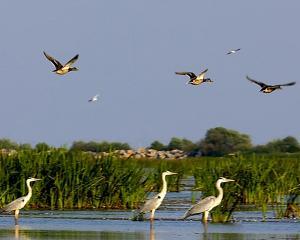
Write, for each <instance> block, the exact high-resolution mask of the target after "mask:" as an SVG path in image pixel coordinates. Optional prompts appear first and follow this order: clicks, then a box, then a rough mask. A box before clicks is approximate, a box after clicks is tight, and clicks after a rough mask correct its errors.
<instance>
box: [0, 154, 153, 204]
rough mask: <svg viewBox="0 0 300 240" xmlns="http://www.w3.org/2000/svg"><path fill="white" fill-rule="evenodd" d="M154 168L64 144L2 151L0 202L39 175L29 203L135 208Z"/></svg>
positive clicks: (149, 185) (23, 189) (17, 194)
mask: <svg viewBox="0 0 300 240" xmlns="http://www.w3.org/2000/svg"><path fill="white" fill-rule="evenodd" d="M151 175H152V172H148V173H147V174H146V171H145V169H144V168H143V167H141V166H139V165H138V164H137V163H134V162H130V161H128V162H125V161H122V160H118V159H116V158H115V157H114V156H108V157H104V158H95V157H94V156H93V155H91V154H87V153H83V152H74V151H66V150H62V149H57V150H51V151H48V152H36V151H34V150H28V151H20V152H18V153H17V154H15V155H12V156H8V155H0V179H1V183H0V192H1V193H2V194H1V199H0V203H1V205H2V206H3V205H4V204H6V203H8V202H10V201H12V200H13V199H15V198H17V197H20V196H22V195H25V194H27V187H26V179H27V178H28V177H30V176H33V177H39V178H42V181H40V182H37V183H35V184H34V186H33V192H34V194H33V197H32V199H31V201H30V206H31V207H37V208H51V209H71V208H78V209H82V208H135V207H137V206H138V204H139V203H140V202H141V201H142V200H143V199H144V198H145V195H146V194H147V192H148V191H149V190H150V189H152V188H153V185H155V184H154V183H153V182H152V181H151V179H153V178H152V177H151Z"/></svg>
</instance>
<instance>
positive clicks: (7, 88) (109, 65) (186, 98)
mask: <svg viewBox="0 0 300 240" xmlns="http://www.w3.org/2000/svg"><path fill="white" fill-rule="evenodd" d="M299 10H300V2H299V1H296V0H294V1H293V0H290V1H282V0H280V1H279V0H265V1H261V0H252V1H240V0H236V1H233V0H226V1H223V0H219V1H214V0H206V1H200V0H193V1H189V0H187V1H181V0H164V1H162V0H151V1H141V0H126V1H121V0H120V1H113V0H112V1H101V0H88V1H87V0H80V1H79V0H68V1H66V0H64V1H61V0H52V1H40V0H35V1H33V0H27V1H3V2H1V8H0V29H1V40H0V42H1V45H0V56H1V60H0V74H1V94H0V107H1V122H0V138H2V137H7V138H10V139H12V140H14V141H17V142H19V143H21V142H22V143H25V142H29V143H31V144H36V143H37V142H41V141H45V142H47V143H49V144H51V145H56V146H59V145H62V144H71V143H72V142H73V141H74V140H85V141H89V140H97V141H102V140H108V141H124V142H128V143H129V144H131V145H132V146H134V147H139V146H148V145H149V144H150V143H151V142H152V141H154V140H160V141H162V142H164V143H167V142H168V141H169V140H170V138H171V137H173V136H176V137H185V138H188V139H190V140H193V141H196V140H199V139H201V138H203V137H204V135H205V133H206V131H207V130H208V129H209V128H213V127H217V126H223V127H226V128H231V129H235V130H238V131H240V132H242V133H247V134H249V135H250V136H251V137H252V139H253V142H254V143H255V144H259V143H265V142H267V141H269V140H271V139H274V138H282V137H285V136H288V135H292V136H295V137H297V138H298V139H299V133H300V124H299V123H300V121H299V120H300V115H299V106H298V104H299V102H300V94H299V88H300V81H299V72H298V71H299V64H300V62H299V58H300V30H299V22H300V14H299ZM232 48H242V50H241V51H240V52H238V53H237V54H235V55H228V56H227V55H225V53H226V51H227V50H229V49H232ZM43 50H45V51H46V52H47V53H49V54H50V55H52V56H54V57H56V58H57V59H58V60H60V61H62V62H66V61H67V60H69V59H70V58H71V57H73V56H74V55H75V54H77V53H78V54H79V55H80V56H79V60H78V61H77V62H76V64H75V66H77V67H79V69H80V70H79V71H78V72H71V73H69V74H67V75H65V76H59V75H56V74H55V73H52V72H51V70H53V65H52V64H51V63H50V62H49V61H48V60H46V58H45V57H44V56H43V54H42V51H43ZM205 68H208V69H209V71H208V74H207V77H210V78H212V79H213V80H214V81H215V82H214V83H213V84H203V85H201V86H198V87H195V86H192V85H186V84H185V82H186V80H187V79H186V77H185V76H178V75H175V74H174V72H175V71H194V72H196V73H198V72H200V71H202V70H203V69H205ZM247 74H248V75H249V76H250V77H252V78H254V79H257V80H260V81H265V82H267V83H274V84H275V83H285V82H290V81H298V83H297V84H296V85H295V86H293V87H286V88H285V89H284V90H282V91H277V92H274V93H272V94H269V95H268V94H262V93H260V92H259V86H257V85H255V84H252V83H250V82H249V81H247V80H246V79H245V76H246V75H247ZM97 93H99V94H100V101H98V102H95V103H89V102H88V99H89V98H90V97H91V96H93V95H95V94H97Z"/></svg>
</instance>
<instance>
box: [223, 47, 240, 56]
mask: <svg viewBox="0 0 300 240" xmlns="http://www.w3.org/2000/svg"><path fill="white" fill-rule="evenodd" d="M240 50H241V49H240V48H237V49H232V50H230V51H228V52H227V53H226V54H227V55H229V54H232V53H236V52H238V51H240Z"/></svg>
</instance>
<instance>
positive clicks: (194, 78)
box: [175, 48, 296, 93]
mask: <svg viewBox="0 0 300 240" xmlns="http://www.w3.org/2000/svg"><path fill="white" fill-rule="evenodd" d="M240 50H241V49H240V48H238V49H233V50H230V51H228V52H227V53H226V54H227V55H229V54H234V53H237V52H238V51H240ZM207 71H208V69H205V70H204V71H202V72H201V73H200V74H199V75H196V74H195V73H193V72H175V73H176V74H178V75H187V76H189V78H190V79H189V81H188V82H187V83H186V84H192V85H200V84H202V83H205V82H213V81H212V80H211V79H210V78H205V74H206V72H207ZM246 78H247V79H248V80H249V81H250V82H253V83H255V84H257V85H259V86H260V87H261V89H260V91H261V92H263V93H271V92H273V91H275V90H277V89H281V87H283V86H292V85H295V84H296V82H290V83H284V84H276V85H269V84H266V83H263V82H259V81H256V80H254V79H252V78H250V77H249V76H246Z"/></svg>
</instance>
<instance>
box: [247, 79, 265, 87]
mask: <svg viewBox="0 0 300 240" xmlns="http://www.w3.org/2000/svg"><path fill="white" fill-rule="evenodd" d="M246 78H247V79H248V80H249V81H250V82H253V83H255V84H257V85H259V86H261V87H262V88H263V87H267V86H268V85H267V84H265V83H263V82H259V81H256V80H254V79H252V78H250V77H249V76H246Z"/></svg>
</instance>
